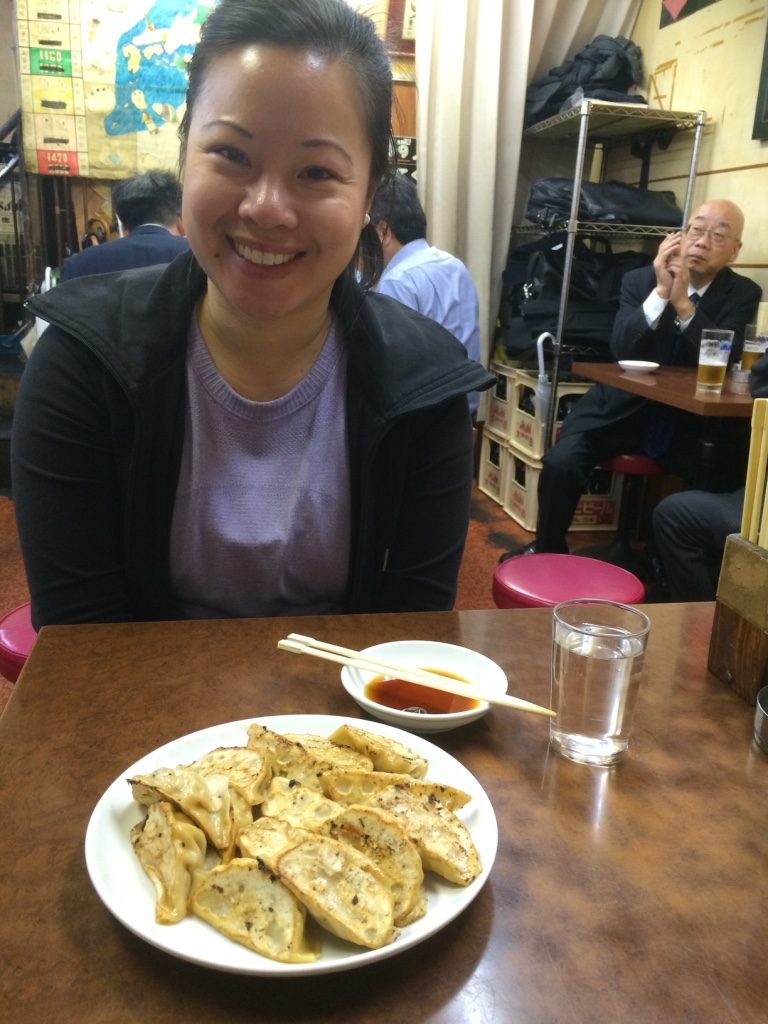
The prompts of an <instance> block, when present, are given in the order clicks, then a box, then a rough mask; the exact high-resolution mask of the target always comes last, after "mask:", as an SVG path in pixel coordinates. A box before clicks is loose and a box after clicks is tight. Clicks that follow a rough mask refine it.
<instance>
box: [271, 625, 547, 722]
mask: <svg viewBox="0 0 768 1024" xmlns="http://www.w3.org/2000/svg"><path fill="white" fill-rule="evenodd" d="M277 646H278V647H279V648H280V650H281V651H290V652H291V653H292V654H309V655H312V657H314V658H322V659H324V660H325V661H333V662H335V663H336V664H337V665H346V666H347V667H348V668H356V669H360V670H361V671H362V672H374V673H376V674H377V675H385V676H392V677H393V678H394V677H395V676H396V677H397V678H398V679H404V680H405V681H406V682H408V683H415V684H416V685H417V686H429V687H431V689H433V690H442V691H443V692H444V693H452V694H454V695H456V696H458V697H468V698H469V699H470V700H482V701H486V702H487V703H488V704H496V705H498V706H499V707H505V708H514V709H515V710H516V711H529V712H531V713H532V714H535V715H548V716H550V717H554V715H555V712H554V711H552V710H551V709H550V708H544V707H541V705H539V704H532V703H531V702H530V701H527V700H523V699H522V698H520V697H512V696H510V695H509V694H499V693H488V692H486V691H484V690H483V689H482V688H481V687H477V686H472V685H468V684H465V683H462V682H460V681H459V680H457V679H448V678H447V677H446V676H441V675H437V674H436V673H434V672H425V671H424V670H423V669H418V668H410V667H406V666H404V665H397V664H395V663H393V662H391V661H383V660H381V659H378V658H376V659H374V658H369V657H367V656H366V655H365V654H363V653H362V652H361V651H353V650H351V649H350V648H348V647H339V646H337V645H336V644H327V643H324V642H323V641H322V640H315V639H314V638H313V637H311V636H301V635H300V634H299V633H289V634H288V637H287V639H285V640H280V641H279V642H278V644H277Z"/></svg>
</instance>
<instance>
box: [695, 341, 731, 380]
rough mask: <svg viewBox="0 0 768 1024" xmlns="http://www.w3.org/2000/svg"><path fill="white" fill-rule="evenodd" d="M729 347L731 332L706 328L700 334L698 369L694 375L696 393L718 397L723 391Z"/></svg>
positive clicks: (729, 352)
mask: <svg viewBox="0 0 768 1024" xmlns="http://www.w3.org/2000/svg"><path fill="white" fill-rule="evenodd" d="M731 345H733V331H720V330H714V329H712V328H706V329H705V330H703V331H702V332H701V346H700V348H699V369H698V372H697V374H696V390H697V391H702V392H704V393H705V394H709V395H719V394H720V392H721V391H722V390H723V382H724V381H725V371H726V369H727V368H728V358H729V356H730V354H731Z"/></svg>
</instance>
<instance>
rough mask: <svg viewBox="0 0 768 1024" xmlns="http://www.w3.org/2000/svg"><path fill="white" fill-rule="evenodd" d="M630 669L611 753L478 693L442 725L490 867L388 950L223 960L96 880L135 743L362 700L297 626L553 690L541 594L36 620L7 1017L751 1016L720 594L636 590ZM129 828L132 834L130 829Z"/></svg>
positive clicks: (755, 938) (753, 963)
mask: <svg viewBox="0 0 768 1024" xmlns="http://www.w3.org/2000/svg"><path fill="white" fill-rule="evenodd" d="M647 610H648V611H649V613H650V615H651V617H652V620H653V626H652V632H651V640H650V644H649V651H648V656H647V672H646V677H645V680H644V682H643V684H642V687H641V693H640V698H639V707H638V711H637V716H636V721H635V727H634V731H633V737H632V742H631V746H630V751H629V754H628V757H627V759H626V761H625V762H624V763H623V764H622V765H620V766H619V767H617V768H613V769H599V768H589V767H586V766H583V765H576V764H572V763H571V762H569V761H566V760H564V759H562V758H561V757H559V756H558V755H555V754H550V753H549V752H548V743H547V736H548V725H547V721H546V720H545V719H543V718H540V717H537V716H533V715H523V714H519V713H514V712H509V711H502V710H501V709H494V710H493V711H491V712H490V714H488V715H487V716H486V717H485V718H484V719H482V720H481V721H479V722H477V723H475V724H473V725H471V726H468V727H466V728H465V729H463V730H458V731H456V732H452V733H445V734H442V735H440V736H437V737H434V740H435V742H437V743H438V744H439V745H441V746H443V747H444V748H445V749H446V750H448V751H450V752H451V753H452V754H453V755H454V756H456V757H457V758H459V759H460V760H461V761H462V762H463V763H464V764H465V765H466V766H467V767H468V768H469V769H470V770H471V771H472V772H473V774H474V775H475V776H476V778H477V779H478V780H479V781H480V783H481V784H482V785H483V787H484V788H485V789H486V791H487V793H488V795H489V797H490V799H491V801H492V803H493V806H494V808H495V811H496V815H497V818H498V823H499V833H500V835H499V840H500V845H499V852H498V856H497V860H496V863H495V865H494V868H493V871H492V874H491V877H490V879H489V881H488V883H487V884H486V886H485V887H484V888H483V889H482V891H481V892H480V894H479V896H478V897H477V899H476V900H475V901H474V902H473V903H472V904H471V905H470V906H469V907H468V908H467V910H465V911H464V913H463V914H462V915H461V916H460V917H459V918H457V919H456V920H455V921H454V922H452V923H451V924H450V925H448V926H447V927H446V928H445V929H444V930H442V931H441V932H439V933H438V934H436V935H435V936H433V937H432V938H431V939H429V940H427V941H426V942H424V943H422V944H421V945H419V946H416V947H414V948H413V949H411V950H409V951H406V952H404V953H402V954H400V955H399V956H396V957H393V958H391V959H389V960H384V961H381V962H380V963H377V964H374V965H371V966H367V967H365V968H362V969H359V970H354V971H350V972H348V973H344V974H332V975H324V976H319V977H309V978H304V979H297V980H291V981H286V980H284V979H279V978H258V977H257V978H253V977H243V976H239V975H232V974H224V973H219V972H216V971H213V970H208V969H206V968H201V967H196V966H194V965H192V964H190V963H187V962H184V961H181V960H177V959H175V958H174V957H171V956H168V955H166V954H164V953H162V952H160V951H158V950H156V949H155V948H153V947H151V946H149V945H147V944H146V943H145V942H143V941H142V940H141V939H139V938H137V937H135V936H134V935H133V934H132V933H130V932H129V931H127V930H126V929H125V928H124V927H123V926H122V925H121V924H119V923H118V922H117V921H116V920H115V919H114V918H113V917H112V916H111V914H110V913H109V912H108V911H107V910H106V908H105V907H104V906H103V904H102V903H101V902H100V900H99V899H98V897H97V895H96V893H95V891H94V890H93V888H92V887H91V884H90V881H89V879H88V875H87V873H86V869H85V863H84V858H83V837H84V835H85V830H86V825H87V823H88V820H89V817H90V814H91V811H92V808H93V807H94V805H95V803H96V801H97V800H98V798H99V796H100V795H101V794H102V792H103V791H104V790H105V789H106V787H107V786H108V785H109V783H111V782H112V780H113V779H115V778H116V777H117V776H119V775H120V773H121V772H122V771H124V770H125V768H127V767H128V766H129V765H130V764H132V763H133V761H135V760H136V759H137V758H138V757H140V756H141V755H142V754H144V753H147V752H149V751H151V750H153V749H155V748H156V747H157V746H158V745H160V744H162V743H164V742H166V741H168V740H170V739H173V738H175V737H177V736H180V735H182V734H185V733H187V732H190V731H192V730H195V729H199V728H201V727H205V726H208V725H214V724H217V723H221V722H226V721H234V720H239V719H242V718H248V717H250V716H259V715H267V714H284V713H292V712H317V713H325V714H339V715H350V716H353V717H355V716H356V715H357V707H356V705H354V704H352V703H351V701H350V700H349V698H348V697H347V695H346V693H345V692H344V691H343V690H342V688H341V685H340V683H339V678H338V672H337V670H336V668H335V667H334V666H332V665H329V664H326V663H321V662H318V661H312V660H310V659H306V658H300V657H295V656H292V655H289V654H285V653H282V652H278V651H277V650H276V648H275V644H276V642H277V640H278V639H279V638H280V637H282V636H285V635H286V633H288V632H289V631H290V630H292V629H293V630H297V631H298V632H301V633H307V634H311V635H314V636H318V637H320V638H325V639H332V640H334V641H336V642H338V643H340V644H343V645H348V646H350V647H362V646H364V645H366V644H370V643H372V642H376V641H382V640H385V639H396V638H423V637H431V638H434V639H439V640H444V641H450V642H454V643H460V644H464V645H466V646H469V647H473V648H475V649H477V650H479V651H483V652H485V653H486V654H488V655H490V656H491V657H492V658H494V659H496V660H497V661H498V662H499V663H500V664H501V665H502V667H503V668H504V669H505V670H506V671H507V672H508V674H509V676H510V680H511V687H510V688H511V691H512V692H515V693H517V694H519V695H521V696H524V697H527V698H529V699H531V700H533V701H536V702H538V703H546V702H548V698H549V681H548V677H549V643H550V639H549V638H550V621H551V616H550V613H549V612H548V611H546V610H532V611H477V612H462V613H437V614H431V613H430V614H420V615H419V614H412V615H381V616H350V617H327V618H305V619H292V620H291V619H283V620H278V619H262V620H229V621H224V622H220V621H219V622H190V623H171V624H163V623H154V624H152V623H149V624H140V625H114V626H111V625H106V626H72V627H48V628H45V629H43V630H42V632H41V634H40V637H39V640H38V643H37V646H36V647H35V649H34V651H33V653H32V655H31V657H30V659H29V661H28V663H27V665H26V667H25V669H24V672H23V674H22V676H21V678H20V680H19V682H18V684H17V685H16V688H15V692H14V693H13V695H12V697H11V700H10V702H9V704H8V706H7V709H6V711H5V714H4V716H3V718H2V720H0V794H1V795H2V796H1V799H2V803H0V807H2V829H1V830H0V833H1V834H2V846H1V848H0V849H1V850H2V859H1V860H0V864H2V883H1V885H2V913H1V914H0V957H1V958H2V971H1V972H0V976H1V977H2V999H3V1008H4V1010H5V1011H6V1013H5V1017H4V1019H7V1020H8V1021H9V1022H10V1021H13V1024H47V1022H55V1024H75V1022H77V1024H102V1022H103V1024H130V1022H137V1024H166V1022H167V1024H171V1022H173V1024H179V1022H182V1021H184V1022H186V1021H195V1022H210V1024H227V1022H231V1021H259V1022H287V1021H297V1022H302V1024H303V1022H308V1021H312V1022H318V1024H320V1022H335V1024H342V1022H343V1024H373V1022H376V1024H395V1022H402V1024H414V1022H421V1021H430V1022H440V1024H474V1022H477V1024H481V1022H482V1024H497V1022H498V1024H516V1022H520V1024H560V1022H562V1024H565V1022H567V1024H595V1022H598V1021H600V1022H606V1024H630V1022H631V1024H681V1022H684V1021H691V1022H696V1024H707V1022H712V1024H715V1022H717V1024H725V1022H728V1024H765V1021H766V1019H768V971H766V968H765V951H766V949H768V910H767V909H766V908H768V756H766V755H764V754H763V753H761V752H760V750H759V749H758V748H757V747H756V746H754V744H753V742H752V717H753V709H752V708H750V707H749V706H748V705H747V704H745V703H744V702H743V701H742V700H741V699H740V698H739V697H738V696H736V695H735V694H734V692H733V691H732V690H731V689H729V688H728V687H726V686H724V685H722V684H721V683H719V682H718V681H717V680H716V679H715V678H714V677H713V676H711V675H709V674H708V673H707V672H706V668H705V666H706V656H707V647H708V642H709V633H710V628H711V621H712V614H713V606H712V605H709V604H698V605H664V606H649V607H648V609H647ZM126 841H127V837H126Z"/></svg>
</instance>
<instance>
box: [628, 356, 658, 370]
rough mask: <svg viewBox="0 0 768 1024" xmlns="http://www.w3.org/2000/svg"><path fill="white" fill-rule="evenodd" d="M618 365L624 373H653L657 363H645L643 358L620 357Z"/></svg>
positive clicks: (656, 368)
mask: <svg viewBox="0 0 768 1024" xmlns="http://www.w3.org/2000/svg"><path fill="white" fill-rule="evenodd" d="M619 366H620V367H621V368H622V370H623V371H624V372H625V373H653V371H654V370H658V368H659V364H658V363H647V362H646V361H645V360H644V359H620V360H619Z"/></svg>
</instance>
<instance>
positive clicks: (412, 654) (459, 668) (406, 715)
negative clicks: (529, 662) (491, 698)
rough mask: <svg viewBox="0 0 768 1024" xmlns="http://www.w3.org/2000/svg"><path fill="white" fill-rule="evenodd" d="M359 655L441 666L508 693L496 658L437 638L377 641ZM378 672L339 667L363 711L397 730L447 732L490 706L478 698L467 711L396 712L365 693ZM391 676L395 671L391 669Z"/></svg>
mask: <svg viewBox="0 0 768 1024" xmlns="http://www.w3.org/2000/svg"><path fill="white" fill-rule="evenodd" d="M361 654H364V655H366V656H367V657H369V658H375V659H378V658H381V659H382V660H384V661H387V662H389V663H391V664H393V665H400V666H402V667H403V668H427V669H438V670H439V669H442V670H443V671H445V672H453V673H454V674H455V675H458V676H461V677H462V678H463V679H471V680H472V682H473V683H474V684H475V685H476V686H478V687H482V688H483V689H484V690H487V691H488V692H489V693H492V694H498V695H499V696H501V694H504V693H506V692H507V686H508V682H507V677H506V675H505V674H504V670H503V669H502V668H501V667H500V666H499V665H497V664H496V662H495V661H491V659H490V658H486V656H485V655H484V654H479V653H478V652H477V651H473V650H470V648H469V647H460V646H458V645H457V644H445V643H441V642H439V641H437V640H391V641H389V642H388V643H384V644H376V646H375V647H366V648H365V650H364V651H361ZM378 674H379V673H377V672H365V671H363V669H359V668H350V667H349V666H345V667H344V668H343V669H342V670H341V684H342V686H343V687H344V689H345V690H346V691H347V693H348V694H349V695H350V697H351V698H352V699H353V700H354V701H355V702H356V703H357V704H359V705H360V707H361V708H362V709H363V710H364V711H367V712H368V714H369V715H373V717H374V718H378V719H379V720H380V721H382V722H386V723H387V725H393V726H395V728H397V729H407V730H408V732H423V733H430V732H448V730H449V729H458V728H459V726H462V725H469V723H470V722H475V721H477V719H478V718H482V717H483V715H485V714H487V713H488V709H489V708H490V704H488V703H487V701H480V703H479V704H478V706H477V707H476V708H472V709H470V710H469V711H453V712H449V713H447V714H420V713H419V712H414V711H399V710H397V709H396V708H390V707H386V705H384V704H378V703H377V702H376V701H374V700H371V699H370V697H367V696H366V693H365V687H366V685H367V684H368V683H369V682H370V681H371V680H372V679H375V678H376V676H377V675H378ZM392 675H393V676H394V675H396V673H395V672H392ZM416 704H418V700H416Z"/></svg>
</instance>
